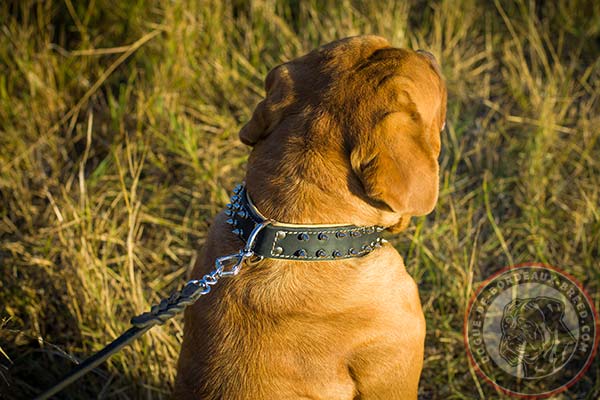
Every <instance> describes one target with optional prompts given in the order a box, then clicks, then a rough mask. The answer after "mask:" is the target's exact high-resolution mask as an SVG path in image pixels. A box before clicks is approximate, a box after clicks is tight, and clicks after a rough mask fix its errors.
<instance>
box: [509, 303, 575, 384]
mask: <svg viewBox="0 0 600 400" xmlns="http://www.w3.org/2000/svg"><path fill="white" fill-rule="evenodd" d="M564 312H565V305H564V303H562V302H561V301H560V300H557V299H553V298H549V297H544V296H538V297H534V298H526V299H519V298H517V299H514V300H513V301H511V302H510V303H508V304H507V305H506V306H505V307H504V312H503V315H502V322H501V327H502V337H501V339H500V349H499V350H500V355H501V356H502V358H504V359H505V360H506V362H508V364H510V365H511V366H512V367H516V366H518V365H519V364H521V371H520V375H521V376H522V377H524V378H537V377H542V376H545V375H548V374H551V373H554V372H555V371H557V370H558V369H560V368H561V367H562V366H563V365H564V364H565V363H566V362H567V361H568V360H569V358H570V357H571V355H572V353H573V351H574V350H575V345H576V343H577V341H576V340H575V338H574V337H573V335H572V334H571V332H570V330H569V328H568V327H567V326H566V325H565V323H564V321H563V317H564Z"/></svg>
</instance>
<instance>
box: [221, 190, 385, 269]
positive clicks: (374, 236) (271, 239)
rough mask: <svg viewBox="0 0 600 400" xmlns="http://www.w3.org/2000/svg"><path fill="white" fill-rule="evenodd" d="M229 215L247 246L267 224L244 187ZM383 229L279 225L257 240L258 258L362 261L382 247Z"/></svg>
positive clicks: (268, 228)
mask: <svg viewBox="0 0 600 400" xmlns="http://www.w3.org/2000/svg"><path fill="white" fill-rule="evenodd" d="M225 214H226V215H227V216H228V217H229V219H227V223H228V224H229V225H231V227H232V232H233V233H234V234H235V235H237V236H238V237H239V238H240V239H242V240H243V241H244V242H247V241H248V236H249V235H250V232H252V230H253V229H254V227H255V226H256V225H258V224H260V223H262V222H264V221H266V220H267V218H265V217H264V216H263V215H262V214H261V213H260V212H259V211H258V210H257V208H256V207H255V206H254V204H253V203H252V200H251V199H250V197H249V195H248V193H247V191H246V188H245V187H244V185H238V186H236V188H235V189H234V190H233V196H231V203H229V204H227V210H225ZM383 230H384V228H382V227H380V226H355V225H296V224H284V223H280V222H276V221H271V223H270V224H269V225H267V226H265V227H264V228H263V229H262V230H261V231H260V233H259V235H258V237H257V238H256V241H255V245H254V249H253V250H254V254H255V255H257V256H259V257H266V258H278V259H285V260H303V261H322V260H339V259H344V258H351V257H362V256H364V255H367V254H369V253H370V252H371V251H373V250H374V249H376V248H378V247H381V244H382V242H383V239H382V238H381V232H382V231H383Z"/></svg>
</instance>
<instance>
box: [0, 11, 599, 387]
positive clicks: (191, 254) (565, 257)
mask: <svg viewBox="0 0 600 400" xmlns="http://www.w3.org/2000/svg"><path fill="white" fill-rule="evenodd" d="M232 4H233V5H232ZM362 33H377V34H380V35H383V36H385V37H387V38H388V39H389V40H390V41H391V42H392V43H393V44H394V45H396V46H399V47H409V48H425V49H429V50H430V51H431V52H433V53H434V54H435V55H436V57H437V58H438V60H439V61H440V63H441V65H442V68H443V72H444V74H445V76H446V79H447V85H448V90H449V100H448V101H449V104H448V123H447V129H446V130H445V132H444V133H443V151H442V156H441V167H442V168H441V169H442V171H443V172H442V175H441V182H440V186H441V193H440V200H439V204H438V206H437V208H436V211H435V212H434V213H432V214H431V215H429V216H427V217H424V218H416V219H414V220H413V221H412V224H411V227H410V228H409V230H408V231H406V232H405V233H402V234H401V235H398V236H397V237H391V238H390V240H391V241H392V243H394V245H395V246H396V247H397V248H398V250H399V251H400V252H401V254H403V256H404V257H405V261H406V265H407V268H408V270H409V272H410V273H411V274H412V276H413V277H414V278H415V279H416V280H417V282H418V283H419V286H420V293H421V299H422V302H423V306H424V311H425V315H426V318H427V325H428V334H427V340H426V359H425V367H424V371H423V376H422V381H421V389H420V397H421V398H422V399H438V398H440V399H479V398H499V397H502V396H500V394H498V393H496V392H495V391H494V389H493V388H491V386H489V385H488V384H486V383H485V382H484V381H483V380H482V379H481V378H479V377H478V376H477V375H476V374H475V372H474V371H473V369H472V368H470V366H469V362H468V361H467V356H466V352H465V348H464V345H463V338H462V325H463V317H464V312H465V308H466V305H467V303H468V299H469V297H470V295H471V294H472V292H473V290H474V289H475V288H476V287H477V286H478V284H479V283H480V282H481V281H482V280H484V279H485V278H486V277H487V276H489V275H490V274H491V273H493V272H495V271H498V270H499V269H501V268H502V267H504V266H506V265H509V264H515V263H519V262H526V261H540V262H544V263H548V264H552V265H555V266H557V267H559V268H561V269H563V270H566V271H567V272H569V273H570V274H572V275H574V276H575V277H576V278H577V279H579V281H580V282H582V283H583V285H584V286H585V287H586V288H587V290H588V292H589V293H591V295H592V297H593V300H594V302H595V306H596V308H600V294H599V293H600V267H599V264H598V261H599V259H600V211H599V205H600V128H599V127H600V60H599V56H600V3H599V2H597V1H593V0H589V1H583V0H582V1H571V2H567V1H556V2H534V1H516V2H512V1H510V2H509V1H499V0H498V1H475V0H456V1H453V0H447V1H432V2H427V1H419V0H413V1H406V2H401V1H399V2H393V1H381V2H380V1H373V2H371V1H363V2H360V1H349V0H343V1H315V0H311V1H299V0H295V1H283V0H257V1H254V2H250V3H247V2H245V1H242V0H235V1H227V2H221V1H218V0H214V1H213V0H198V1H186V2H175V1H173V2H171V1H169V2H167V1H158V0H155V1H152V0H132V1H123V2H113V1H108V0H95V1H94V0H90V1H77V0H56V1H33V0H31V1H29V0H24V1H4V2H1V3H0V200H1V203H0V398H7V399H13V398H15V399H18V398H30V397H31V396H32V395H33V394H35V393H37V391H38V390H39V389H40V388H42V387H46V386H47V385H49V384H50V383H52V382H53V381H54V380H55V379H56V378H58V377H59V376H60V375H62V374H63V373H64V372H66V371H67V370H68V369H70V367H71V366H72V364H73V360H75V359H79V358H83V357H85V356H86V355H89V354H91V353H92V352H94V351H97V350H99V349H100V348H101V347H102V346H103V345H104V344H105V343H107V342H108V341H110V340H112V338H114V337H115V336H117V335H118V334H119V333H120V332H121V331H123V330H125V329H126V328H127V327H128V321H129V318H130V317H131V316H132V315H134V314H136V313H139V312H141V311H144V310H145V309H147V308H148V307H149V305H150V304H152V303H153V302H156V301H157V300H158V299H159V298H161V297H163V296H165V295H167V294H168V293H169V292H170V291H172V290H173V289H175V288H177V287H179V286H180V285H181V284H182V283H183V281H184V279H185V276H186V272H187V271H188V269H189V268H190V266H191V265H192V264H193V263H194V261H195V259H196V258H197V255H198V252H199V250H200V249H201V247H202V245H203V241H204V238H205V234H206V233H205V232H206V230H207V226H208V225H209V224H210V221H211V217H212V216H213V215H215V214H216V213H217V212H218V211H219V210H220V209H221V208H222V207H223V206H224V204H225V203H226V202H227V194H228V191H229V190H230V189H231V188H232V187H233V185H234V183H236V182H239V181H240V180H241V178H242V176H243V172H244V168H245V163H246V159H247V155H248V152H249V150H248V148H247V147H245V146H244V145H242V144H241V143H240V142H239V140H238V138H237V133H238V130H239V129H240V127H241V125H242V124H243V123H244V122H245V121H247V119H248V118H249V116H250V115H251V112H252V110H253V107H254V106H255V105H256V103H257V102H258V101H259V99H261V97H262V96H263V94H264V93H263V88H262V80H263V79H264V76H265V74H266V73H267V72H268V70H269V69H271V68H272V67H274V66H275V65H277V64H278V63H281V62H283V61H285V60H288V59H290V58H292V57H295V56H298V55H301V54H303V53H305V52H306V51H308V50H310V49H312V48H314V47H316V46H318V45H320V44H323V43H326V42H328V41H331V40H333V39H336V38H340V37H345V36H350V35H356V34H362ZM181 337H182V321H181V318H176V319H175V320H173V322H169V323H167V324H166V325H165V326H163V327H158V328H155V329H154V330H153V331H152V332H151V333H149V334H147V335H146V336H145V337H144V338H143V339H141V340H139V341H138V342H137V343H135V344H134V345H133V346H131V347H129V348H127V349H125V350H124V351H122V352H121V353H119V354H117V355H116V356H114V357H113V358H112V359H111V360H110V362H109V363H107V364H105V365H103V366H102V367H101V368H98V369H97V370H96V371H95V373H93V374H90V375H88V376H87V377H86V378H85V379H83V380H82V381H80V383H78V384H76V385H74V386H73V387H71V388H70V389H69V390H67V391H65V392H64V393H63V394H62V397H61V398H71V399H89V398H103V399H104V398H107V399H108V398H110V399H162V398H166V397H167V396H168V393H169V391H170V388H171V385H172V382H173V379H174V374H175V363H176V360H177V355H178V351H179V345H180V343H181ZM199 354H200V356H201V354H202V349H199ZM599 365H600V364H599V362H598V358H597V359H596V361H595V362H594V364H593V365H592V368H591V369H590V370H589V372H588V373H587V375H586V376H585V377H584V378H583V379H581V381H580V382H579V383H577V384H576V385H575V386H574V387H573V388H572V389H571V390H569V391H568V392H566V393H563V394H561V395H560V396H558V398H561V399H576V398H577V399H597V398H599V397H600V366H599Z"/></svg>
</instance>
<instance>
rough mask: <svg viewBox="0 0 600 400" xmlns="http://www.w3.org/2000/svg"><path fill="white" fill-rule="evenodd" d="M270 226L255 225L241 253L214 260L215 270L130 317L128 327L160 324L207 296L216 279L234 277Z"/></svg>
mask: <svg viewBox="0 0 600 400" xmlns="http://www.w3.org/2000/svg"><path fill="white" fill-rule="evenodd" d="M269 223H270V221H264V222H261V223H259V224H256V226H255V227H254V229H253V230H252V233H251V234H250V237H249V238H248V242H247V243H246V245H245V246H244V248H243V250H240V251H239V253H237V254H230V255H227V256H223V257H219V258H217V259H216V261H215V269H214V270H212V271H211V272H210V273H208V274H206V275H204V276H203V277H202V278H201V279H193V280H191V281H189V282H188V283H186V284H185V286H184V287H183V288H182V289H180V290H178V291H176V292H174V293H173V294H171V296H169V297H168V298H167V299H162V300H161V301H160V303H158V304H155V305H153V306H152V308H151V309H150V311H147V312H144V313H142V314H140V315H137V316H135V317H133V318H132V319H131V324H132V325H133V326H135V327H137V328H147V327H152V326H155V325H162V324H164V323H165V322H167V321H168V320H169V319H171V318H173V317H174V316H175V315H177V314H179V313H181V312H182V311H183V310H184V309H185V308H186V307H187V306H189V305H192V304H194V303H195V302H196V300H198V299H199V298H200V297H201V296H204V295H205V294H208V293H209V292H210V291H211V286H214V285H216V284H217V282H219V279H221V278H222V277H229V276H235V275H237V274H238V273H239V271H240V269H241V268H242V265H243V264H244V262H246V261H248V260H249V259H251V258H254V252H253V251H252V248H253V247H254V241H255V240H256V237H257V235H258V233H259V232H260V231H261V230H262V229H263V228H264V227H265V226H267V225H268V224H269ZM253 262H256V260H253Z"/></svg>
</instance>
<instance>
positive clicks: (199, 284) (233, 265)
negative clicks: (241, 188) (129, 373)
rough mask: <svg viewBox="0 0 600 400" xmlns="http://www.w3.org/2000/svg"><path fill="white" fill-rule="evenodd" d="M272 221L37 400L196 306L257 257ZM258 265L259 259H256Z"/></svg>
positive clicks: (136, 320) (259, 226)
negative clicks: (259, 238)
mask: <svg viewBox="0 0 600 400" xmlns="http://www.w3.org/2000/svg"><path fill="white" fill-rule="evenodd" d="M270 223H271V221H263V222H261V223H258V224H256V225H255V226H254V229H253V230H252V233H251V234H250V237H249V238H248V241H247V242H246V245H245V246H244V248H243V249H242V250H240V251H239V252H238V253H236V254H230V255H227V256H223V257H219V258H217V259H216V261H215V269H214V270H212V271H211V272H210V273H208V274H206V275H204V276H203V277H202V278H201V279H193V280H191V281H189V282H187V283H186V284H185V285H184V287H183V288H182V289H181V290H178V291H176V292H175V293H173V294H172V295H171V296H169V297H168V298H167V299H163V300H161V301H160V302H159V303H158V304H155V305H153V306H152V308H151V309H150V311H148V312H145V313H142V314H140V315H138V316H135V317H133V318H132V319H131V324H132V325H133V326H132V327H131V328H129V329H128V330H127V331H126V332H124V333H123V334H122V335H121V336H119V337H118V338H116V339H115V340H113V341H112V342H111V343H109V344H108V345H107V346H106V347H104V348H103V349H102V350H100V351H99V352H97V353H96V354H94V355H93V356H91V357H89V358H87V359H86V360H84V361H83V362H82V363H81V364H79V365H78V366H77V367H76V368H74V369H73V370H72V371H71V372H70V373H69V374H67V375H66V376H65V377H64V378H63V379H62V380H61V381H60V382H59V383H57V384H56V385H54V386H53V387H51V388H50V389H48V390H46V391H45V392H44V393H42V394H40V395H39V396H38V397H36V398H35V400H46V399H48V398H50V397H51V396H53V395H55V394H56V393H58V392H60V391H61V390H62V389H64V388H65V387H67V386H69V385H70V384H71V383H73V382H75V381H76V380H77V379H79V378H81V377H82V376H83V375H85V374H86V373H87V372H89V371H90V370H92V369H93V368H95V367H96V366H98V365H100V364H101V363H102V362H104V361H105V360H106V359H107V358H108V357H110V356H111V355H113V354H114V353H116V352H118V351H119V350H121V349H122V348H123V347H125V346H126V345H127V344H129V343H130V342H132V341H133V340H135V339H137V338H138V337H140V336H141V335H143V334H144V333H145V332H147V331H148V330H149V329H151V328H152V327H153V326H155V325H162V324H164V323H165V322H166V321H168V320H169V319H171V318H173V317H174V316H175V315H177V314H179V313H181V312H182V311H183V310H184V309H185V308H186V307H187V306H189V305H192V304H193V303H195V302H196V301H197V300H198V299H199V298H200V297H202V296H204V295H205V294H208V293H209V292H210V291H211V287H212V286H214V285H216V284H217V282H218V281H219V280H220V279H221V278H223V277H229V276H235V275H237V274H238V273H239V271H240V269H241V268H242V265H243V264H244V262H247V261H249V259H250V258H253V257H255V254H254V251H253V250H252V248H253V247H254V242H255V240H256V237H257V236H258V234H259V233H260V231H261V230H262V229H263V228H264V227H265V226H267V225H269V224H270ZM253 261H254V262H256V261H257V260H253Z"/></svg>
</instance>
